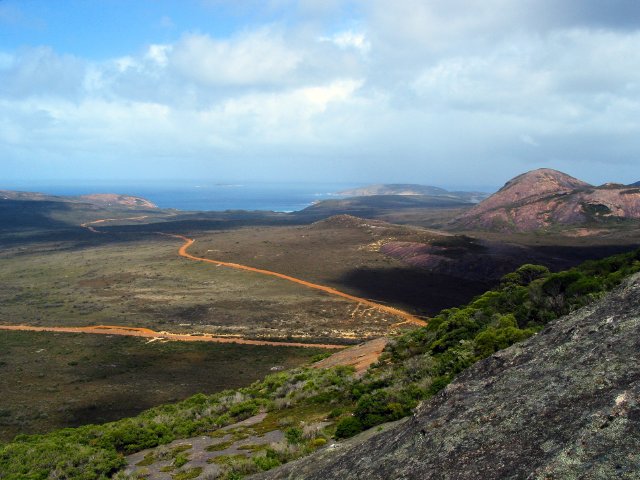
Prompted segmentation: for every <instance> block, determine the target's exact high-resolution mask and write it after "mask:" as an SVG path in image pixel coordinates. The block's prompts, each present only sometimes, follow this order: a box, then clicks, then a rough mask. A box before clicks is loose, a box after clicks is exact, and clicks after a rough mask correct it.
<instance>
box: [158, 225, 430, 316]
mask: <svg viewBox="0 0 640 480" xmlns="http://www.w3.org/2000/svg"><path fill="white" fill-rule="evenodd" d="M160 234H161V235H166V236H169V237H174V238H179V239H181V240H184V244H183V245H182V246H181V247H180V249H179V250H178V255H180V256H181V257H184V258H188V259H189V260H195V261H198V262H206V263H213V264H214V265H224V266H225V267H230V268H235V269H238V270H245V271H248V272H255V273H260V274H262V275H269V276H272V277H277V278H282V279H283V280H288V281H290V282H293V283H297V284H299V285H304V286H305V287H308V288H313V289H315V290H320V291H322V292H325V293H328V294H330V295H335V296H338V297H342V298H346V299H347V300H351V301H353V302H358V303H362V304H364V305H368V306H370V307H373V308H375V309H376V310H379V311H381V312H386V313H390V314H391V315H394V316H396V317H400V318H402V319H403V320H404V321H403V322H400V323H412V324H414V325H419V326H421V327H424V326H425V325H427V322H425V321H424V320H421V319H419V318H417V317H415V316H413V315H411V314H410V313H407V312H405V311H404V310H400V309H399V308H394V307H389V306H387V305H382V304H380V303H376V302H373V301H371V300H367V299H366V298H360V297H356V296H355V295H349V294H348V293H344V292H341V291H340V290H336V289H335V288H331V287H326V286H324V285H318V284H316V283H311V282H307V281H306V280H301V279H299V278H295V277H290V276H289V275H285V274H283V273H278V272H272V271H271V270H263V269H261V268H254V267H249V266H247V265H241V264H239V263H230V262H222V261H220V260H212V259H209V258H203V257H196V256H195V255H191V254H190V253H188V252H187V249H188V248H189V247H190V246H191V245H193V244H194V243H195V240H194V239H192V238H188V237H185V236H184V235H176V234H169V233H160Z"/></svg>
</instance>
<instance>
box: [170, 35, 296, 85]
mask: <svg viewBox="0 0 640 480" xmlns="http://www.w3.org/2000/svg"><path fill="white" fill-rule="evenodd" d="M300 60H301V57H300V54H298V53H297V52H296V51H295V50H293V49H292V48H291V47H290V46H289V45H287V44H286V42H285V41H284V39H283V38H282V36H281V35H279V34H278V33H275V32H273V31H272V30H270V29H260V30H257V31H253V32H248V33H244V34H242V35H240V36H239V37H238V38H234V39H232V40H216V39H214V38H211V37H210V36H208V35H201V34H191V35H187V36H186V37H184V38H183V39H182V40H181V41H180V42H178V43H177V44H176V45H175V47H174V48H173V49H172V51H171V53H170V55H169V61H170V63H171V66H172V68H174V69H175V70H176V71H177V72H179V73H180V74H181V75H183V76H184V77H185V78H187V79H189V80H192V81H195V82H197V83H199V84H201V85H204V86H247V85H269V84H274V83H280V82H283V81H285V82H286V80H287V77H288V75H290V74H292V73H293V71H294V70H295V68H296V67H297V66H298V64H299V63H300Z"/></svg>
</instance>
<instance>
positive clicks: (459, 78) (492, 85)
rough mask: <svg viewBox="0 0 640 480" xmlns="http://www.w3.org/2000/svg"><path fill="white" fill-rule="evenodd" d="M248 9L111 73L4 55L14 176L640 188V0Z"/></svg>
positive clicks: (63, 56) (34, 53)
mask: <svg viewBox="0 0 640 480" xmlns="http://www.w3.org/2000/svg"><path fill="white" fill-rule="evenodd" d="M221 3H224V2H203V4H202V5H203V6H202V15H210V16H215V15H216V9H217V8H219V7H220V4H221ZM247 5H248V4H247ZM247 5H245V7H246V9H247V10H251V11H252V12H253V14H252V21H251V22H247V23H246V24H245V23H243V22H242V19H243V18H244V17H243V15H246V11H245V10H243V11H241V12H240V13H238V17H237V18H238V19H239V20H238V23H237V25H235V26H234V28H233V29H232V30H233V31H232V32H231V33H230V34H227V35H217V34H216V33H215V32H207V31H199V30H197V29H185V30H184V31H182V32H180V34H179V36H178V37H177V38H176V39H175V40H174V41H171V42H162V41H158V42H149V43H145V44H143V45H139V46H137V47H136V48H131V51H130V52H129V53H128V54H127V55H124V56H122V55H119V56H113V57H111V58H106V59H101V60H95V59H91V58H84V57H83V56H80V55H76V54H74V53H72V52H68V51H58V50H57V49H56V46H55V45H53V44H52V45H25V46H23V47H21V48H18V49H7V48H3V47H2V45H1V44H0V149H1V150H2V152H3V155H2V157H3V158H2V160H0V162H2V164H3V165H4V166H6V169H5V179H8V180H20V179H24V178H26V177H28V176H29V175H35V176H39V178H42V179H46V178H63V177H65V176H66V177H68V178H72V177H75V178H96V177H98V178H100V177H102V178H140V179H145V178H176V176H180V177H181V178H210V179H237V178H247V179H266V180H285V181H286V180H292V181H299V180H305V179H312V180H317V179H322V180H329V181H336V180H337V181H340V180H344V181H351V182H353V181H358V182H363V183H364V182H369V181H387V182H391V181H416V182H424V183H432V184H441V185H471V184H475V185H499V184H501V183H502V182H504V181H505V180H507V179H508V178H510V177H511V176H513V175H515V174H518V173H521V172H522V171H524V170H527V169H530V168H537V167H542V166H545V167H553V168H558V169H561V170H565V171H567V172H568V173H571V174H574V175H577V176H580V177H581V178H584V179H585V180H588V181H591V182H595V183H599V182H604V181H607V180H612V181H621V182H631V181H637V180H640V169H638V165H639V161H640V115H639V113H640V3H638V2H636V1H634V0H630V1H623V0H611V1H608V2H600V1H596V0H565V1H563V2H557V1H551V0H523V1H521V2H513V1H507V0H487V1H484V2H476V1H471V0H455V1H452V0H449V1H441V0H431V1H427V0H397V1H394V2H393V3H390V2H386V1H381V0H379V1H378V0H372V1H366V2H365V1H363V2H313V1H299V2H294V1H286V0H282V1H272V2H264V3H261V2H257V3H254V4H252V5H249V6H247ZM9 12H10V13H11V15H12V17H11V18H14V17H16V16H20V18H22V17H25V16H26V15H27V13H25V12H16V11H15V8H14V7H12V9H6V8H5V11H4V13H3V11H2V10H0V22H2V21H9V20H7V19H6V18H9V16H10V15H9ZM5 17H6V18H5ZM256 18H257V20H256ZM160 20H162V22H163V24H164V25H169V27H166V28H171V29H175V28H176V25H177V24H176V23H175V22H174V21H173V20H172V19H171V18H169V17H167V16H166V15H165V16H163V15H162V14H161V13H160V12H159V13H158V18H157V21H158V22H160ZM52 43H53V42H52ZM34 172H35V173H34ZM636 177H638V178H636Z"/></svg>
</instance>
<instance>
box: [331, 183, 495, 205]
mask: <svg viewBox="0 0 640 480" xmlns="http://www.w3.org/2000/svg"><path fill="white" fill-rule="evenodd" d="M338 194H339V195H346V196H349V197H362V196H372V195H426V196H430V197H449V198H456V199H459V200H464V201H466V202H471V203H478V202H480V201H481V200H483V199H485V198H487V196H488V194H486V193H482V192H450V191H448V190H445V189H444V188H439V187H431V186H428V185H417V184H413V183H381V184H376V185H368V186H366V187H360V188H353V189H350V190H343V191H341V192H338Z"/></svg>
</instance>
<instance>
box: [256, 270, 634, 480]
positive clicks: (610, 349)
mask: <svg viewBox="0 0 640 480" xmlns="http://www.w3.org/2000/svg"><path fill="white" fill-rule="evenodd" d="M639 352H640V275H635V276H634V277H632V278H631V279H630V280H629V281H627V282H625V283H624V284H623V285H622V286H621V287H619V288H618V289H617V290H616V291H614V292H613V293H611V294H609V295H608V296H607V297H605V299H603V300H602V301H600V302H597V303H594V304H592V305H590V306H588V307H585V308H584V309H581V310H579V311H577V312H575V313H573V314H571V315H569V316H566V317H563V318H561V319H560V320H557V321H555V322H552V323H550V324H549V325H548V326H547V327H546V328H545V329H544V330H543V331H542V332H540V333H539V334H538V335H536V336H534V337H532V338H530V339H529V340H527V341H525V342H523V343H520V344H516V345H514V346H513V347H511V348H509V349H506V350H503V351H501V352H498V353H496V354H495V355H493V356H491V357H489V358H487V359H485V360H483V361H481V362H479V363H477V364H476V365H474V366H473V367H471V368H469V369H468V370H467V371H466V372H464V373H463V374H461V375H460V376H459V377H458V378H457V379H456V380H455V381H454V382H453V383H451V384H450V385H449V386H448V387H447V388H446V389H444V390H443V391H441V392H440V393H439V394H438V395H437V396H436V397H434V398H432V399H431V400H430V401H427V402H425V403H424V404H422V405H421V406H420V407H418V409H417V411H416V413H415V414H414V416H413V418H411V419H410V420H409V421H408V422H406V423H404V424H401V425H397V426H395V427H393V428H391V429H390V430H388V431H386V432H382V433H380V434H379V435H377V436H374V437H373V438H368V439H367V440H363V441H362V442H360V443H358V442H353V441H352V442H347V443H345V444H342V445H340V444H338V445H335V446H330V447H327V448H325V449H323V450H321V451H320V452H317V453H316V454H314V455H312V456H310V457H307V458H304V459H302V460H299V461H297V462H293V463H291V464H287V465H284V466H283V467H280V468H278V469H276V470H272V471H269V472H265V473H263V474H260V475H257V476H255V477H252V478H256V479H259V478H261V479H308V480H312V479H323V480H324V479H340V480H344V479H367V480H374V479H432V478H433V479H435V478H438V479H483V480H484V479H507V478H514V479H515V478H518V479H520V478H530V479H565V478H588V479H612V478H625V479H632V478H640V403H639V402H640V361H639V357H638V354H639Z"/></svg>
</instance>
